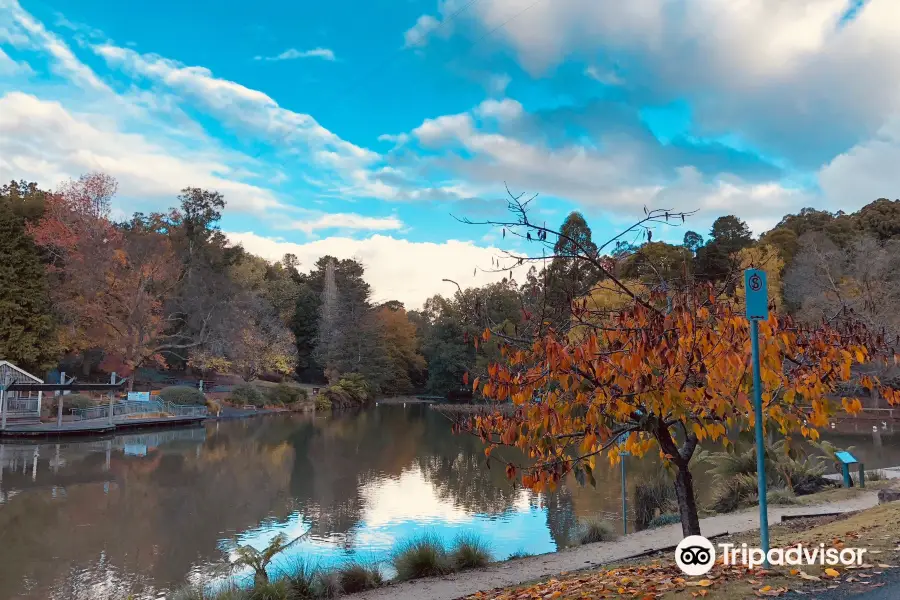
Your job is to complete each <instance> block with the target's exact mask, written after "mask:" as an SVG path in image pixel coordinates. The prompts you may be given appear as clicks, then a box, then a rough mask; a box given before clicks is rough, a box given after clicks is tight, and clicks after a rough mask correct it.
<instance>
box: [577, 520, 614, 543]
mask: <svg viewBox="0 0 900 600" xmlns="http://www.w3.org/2000/svg"><path fill="white" fill-rule="evenodd" d="M617 537H618V535H617V534H616V530H615V528H614V527H613V526H612V525H610V524H609V523H608V522H607V521H604V520H602V519H599V518H596V517H595V518H591V519H587V520H585V521H583V522H582V523H581V524H580V531H579V533H578V542H579V543H580V544H595V543H597V542H611V541H612V540H614V539H616V538H617Z"/></svg>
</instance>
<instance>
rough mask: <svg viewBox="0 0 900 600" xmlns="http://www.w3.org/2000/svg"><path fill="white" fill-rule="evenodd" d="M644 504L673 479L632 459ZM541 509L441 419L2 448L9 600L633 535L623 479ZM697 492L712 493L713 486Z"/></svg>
mask: <svg viewBox="0 0 900 600" xmlns="http://www.w3.org/2000/svg"><path fill="white" fill-rule="evenodd" d="M856 428H857V429H858V430H859V431H858V432H850V433H838V432H837V430H835V431H831V430H826V431H825V432H824V436H825V438H826V439H830V440H832V441H834V442H835V443H836V444H838V445H840V446H849V445H853V446H856V454H857V456H859V457H861V458H862V460H863V461H864V462H865V463H866V466H867V467H869V468H880V467H887V466H894V465H900V444H898V443H897V442H898V439H900V430H897V429H894V428H892V426H890V425H887V427H886V428H885V429H882V428H881V427H880V426H879V430H878V431H877V432H872V430H871V429H872V426H871V424H870V425H865V426H857V427H856ZM628 460H629V462H628V464H627V468H628V473H627V482H628V489H629V493H631V492H632V491H633V486H634V483H635V482H636V481H639V480H640V479H641V478H643V477H647V476H650V475H652V474H653V473H654V472H655V471H657V470H658V469H659V466H658V464H656V463H655V461H654V460H637V459H628ZM595 475H596V476H597V477H596V478H597V488H596V489H594V488H580V487H578V486H577V485H574V484H572V485H568V486H564V487H563V488H561V489H560V490H558V491H557V492H554V493H551V494H543V495H536V494H532V493H530V492H527V491H525V490H522V489H520V488H519V489H517V488H516V487H515V486H514V485H513V484H512V483H511V482H509V481H507V479H506V477H505V474H504V473H503V469H502V468H498V467H497V466H494V468H492V469H487V468H486V467H485V465H484V452H483V447H482V445H481V443H480V442H479V441H478V440H477V439H474V438H472V437H471V436H466V435H460V436H454V435H452V434H451V433H450V427H449V423H448V421H447V420H446V418H444V417H443V416H441V415H440V414H438V413H436V412H435V411H433V410H430V409H429V407H428V406H424V405H416V404H409V405H406V406H402V405H397V406H387V405H382V406H379V407H376V408H372V409H369V410H366V411H362V412H358V413H346V414H334V415H327V416H321V415H316V416H314V415H285V416H267V417H260V418H253V419H245V420H239V421H220V422H213V423H207V424H206V425H205V426H204V427H199V428H193V429H182V430H161V431H155V432H152V433H147V434H141V435H123V436H116V437H115V438H113V439H110V440H98V441H85V442H65V443H61V444H56V443H42V444H25V443H17V444H10V443H6V444H0V599H4V600H5V599H12V598H29V599H32V598H33V599H37V598H41V599H44V598H53V599H60V600H62V599H66V600H69V599H79V600H80V599H85V600H87V599H91V600H93V599H101V598H124V597H126V596H127V595H128V594H133V595H134V597H135V598H156V597H159V596H160V595H161V594H163V593H165V591H166V590H169V589H171V588H173V587H177V586H179V585H181V584H183V583H184V582H185V581H188V580H193V581H203V580H206V579H208V578H211V577H216V576H221V575H222V573H223V565H226V564H227V559H228V556H229V552H230V550H231V549H232V548H233V547H234V544H251V545H253V546H255V547H259V548H262V547H264V546H265V545H266V544H267V543H268V541H269V540H270V539H271V538H272V537H273V536H274V535H275V534H276V533H279V532H284V533H285V534H286V535H287V536H288V537H290V538H294V537H297V536H300V535H301V534H305V533H308V535H306V536H305V537H304V538H303V539H302V540H301V541H300V542H298V543H297V544H295V545H294V546H292V547H291V548H290V549H289V550H288V551H287V552H285V554H284V556H282V557H281V558H280V559H278V561H276V562H277V563H278V564H277V565H276V567H275V569H276V570H277V569H278V568H288V567H289V565H290V564H291V562H292V561H295V560H297V559H299V558H301V557H303V558H306V559H308V560H311V561H312V562H313V563H317V564H319V565H321V566H328V565H334V564H340V563H341V562H344V561H346V560H348V559H349V558H355V559H362V560H386V559H387V558H388V557H389V556H390V553H391V549H392V548H393V547H394V546H395V545H396V543H397V542H398V541H399V540H402V539H404V538H407V537H409V536H413V535H418V534H420V533H424V532H432V533H435V534H437V535H440V536H441V537H442V538H444V539H446V540H448V541H451V540H452V539H453V538H454V537H455V536H456V535H458V534H460V533H462V532H475V533H477V534H479V535H481V536H482V537H483V538H485V539H486V540H487V541H488V542H489V543H490V545H491V547H492V549H493V552H494V555H495V556H496V557H497V558H505V557H507V556H509V555H510V554H511V553H514V552H517V551H525V552H530V553H535V554H538V553H544V552H551V551H553V550H555V549H556V548H557V546H558V545H559V544H561V543H564V540H565V539H566V536H567V535H568V533H569V532H570V531H571V530H572V527H573V526H574V525H575V524H576V523H577V521H578V519H579V518H585V517H589V516H597V515H600V516H603V517H605V518H608V519H609V520H611V521H612V522H614V523H616V524H617V525H618V527H619V528H620V529H621V514H622V513H621V510H622V509H621V478H620V471H619V469H618V468H615V469H600V468H598V469H597V470H596V473H595ZM696 477H697V489H698V493H699V494H700V495H701V496H703V495H704V494H707V493H708V490H709V488H710V486H709V485H706V482H708V476H706V475H705V474H703V473H698V474H697V475H696Z"/></svg>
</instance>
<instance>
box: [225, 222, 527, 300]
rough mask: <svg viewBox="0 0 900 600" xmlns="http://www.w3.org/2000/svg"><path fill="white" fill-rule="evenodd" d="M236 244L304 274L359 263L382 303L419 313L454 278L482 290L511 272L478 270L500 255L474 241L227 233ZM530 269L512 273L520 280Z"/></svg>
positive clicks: (447, 288) (446, 289)
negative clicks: (328, 262)
mask: <svg viewBox="0 0 900 600" xmlns="http://www.w3.org/2000/svg"><path fill="white" fill-rule="evenodd" d="M226 235H227V236H228V239H229V240H231V242H232V243H236V244H237V243H240V244H242V245H243V246H244V248H245V249H247V250H249V251H250V252H252V253H254V254H258V255H259V256H262V257H264V258H266V259H269V260H280V259H281V257H282V256H284V254H286V253H291V254H295V255H296V256H297V257H298V258H299V259H300V264H301V269H303V268H311V267H312V265H313V264H314V263H315V261H316V260H318V259H319V258H320V257H322V256H325V255H331V256H335V257H337V258H355V259H357V260H359V261H360V262H362V263H363V265H364V266H365V268H366V281H367V282H369V284H370V285H372V288H373V290H374V296H375V299H376V300H377V301H379V302H381V301H387V300H392V299H393V300H400V301H401V302H403V303H404V304H405V305H406V307H407V308H409V309H414V308H420V307H421V306H422V305H423V304H424V302H425V300H427V299H428V298H430V297H431V296H433V295H434V294H436V293H441V292H444V293H447V294H452V293H453V292H454V291H456V288H455V287H454V286H453V284H449V283H445V282H443V281H442V279H445V278H446V279H453V280H455V281H457V282H459V284H460V285H462V286H463V287H468V286H475V285H484V284H485V283H489V282H492V281H499V280H500V279H502V278H503V277H504V276H506V275H508V272H504V273H485V272H483V271H481V270H478V271H477V273H476V274H474V275H473V272H474V270H475V269H476V268H479V269H480V268H486V269H489V268H490V266H491V258H493V257H499V256H501V253H500V250H498V249H497V248H484V247H480V246H476V245H475V244H473V243H471V242H461V241H456V240H450V241H447V242H444V243H441V244H434V243H430V242H411V241H409V240H402V239H396V238H394V237H390V236H384V235H373V236H371V237H369V238H367V239H364V240H355V239H351V238H345V237H329V238H325V239H321V240H316V241H313V242H309V243H305V244H297V243H292V242H287V241H283V240H275V239H272V238H267V237H262V236H259V235H257V234H255V233H252V232H246V233H240V232H229V233H226ZM527 268H528V266H527V265H525V266H522V267H518V268H517V269H516V270H514V271H513V274H514V276H515V277H516V278H518V279H520V280H521V279H522V278H523V277H524V275H525V273H526V272H527Z"/></svg>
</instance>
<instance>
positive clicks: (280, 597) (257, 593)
mask: <svg viewBox="0 0 900 600" xmlns="http://www.w3.org/2000/svg"><path fill="white" fill-rule="evenodd" d="M291 592H292V590H291V586H290V584H289V582H288V580H287V579H279V580H278V581H270V582H268V583H257V584H256V585H254V586H253V590H252V591H251V592H250V596H249V600H291Z"/></svg>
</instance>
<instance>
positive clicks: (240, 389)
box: [229, 383, 266, 407]
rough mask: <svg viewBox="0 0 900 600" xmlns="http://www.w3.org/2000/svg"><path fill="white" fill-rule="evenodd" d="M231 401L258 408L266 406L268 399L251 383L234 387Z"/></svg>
mask: <svg viewBox="0 0 900 600" xmlns="http://www.w3.org/2000/svg"><path fill="white" fill-rule="evenodd" d="M229 399H230V400H231V402H232V403H233V404H240V405H244V404H250V405H251V406H257V407H259V406H265V405H266V397H265V396H264V395H263V393H262V392H261V391H259V388H258V387H256V386H255V385H252V384H250V383H239V384H238V385H236V386H234V388H233V389H232V390H231V396H230V398H229Z"/></svg>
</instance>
